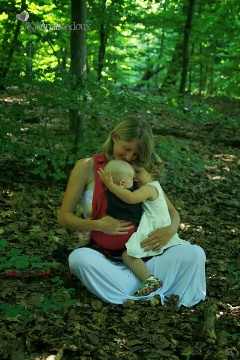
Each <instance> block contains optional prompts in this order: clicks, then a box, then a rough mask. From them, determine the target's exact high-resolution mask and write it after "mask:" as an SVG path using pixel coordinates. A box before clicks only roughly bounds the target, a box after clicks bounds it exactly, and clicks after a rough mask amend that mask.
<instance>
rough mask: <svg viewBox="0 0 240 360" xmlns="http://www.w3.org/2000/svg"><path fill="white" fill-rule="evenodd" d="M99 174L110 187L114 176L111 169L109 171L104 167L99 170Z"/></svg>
mask: <svg viewBox="0 0 240 360" xmlns="http://www.w3.org/2000/svg"><path fill="white" fill-rule="evenodd" d="M98 175H99V176H100V179H101V180H102V182H103V183H104V184H105V186H106V187H109V186H110V185H111V184H113V178H112V174H111V171H108V172H107V173H106V172H105V171H104V170H103V169H99V170H98Z"/></svg>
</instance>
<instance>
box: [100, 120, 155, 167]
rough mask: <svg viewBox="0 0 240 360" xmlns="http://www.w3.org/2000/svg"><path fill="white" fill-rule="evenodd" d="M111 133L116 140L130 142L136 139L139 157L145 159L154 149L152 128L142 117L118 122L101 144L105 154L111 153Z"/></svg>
mask: <svg viewBox="0 0 240 360" xmlns="http://www.w3.org/2000/svg"><path fill="white" fill-rule="evenodd" d="M113 133H115V134H116V135H117V139H118V140H122V141H126V142H131V141H134V140H137V141H138V144H139V159H140V160H141V161H146V160H147V159H149V157H150V155H151V153H152V152H153V150H154V139H153V133H152V129H151V127H150V125H149V123H148V122H147V121H145V120H142V119H126V120H123V121H121V122H120V123H118V124H117V125H116V126H115V128H114V129H113V131H112V132H111V133H110V134H109V136H108V138H107V140H106V141H105V143H104V145H103V150H104V151H105V153H106V154H107V155H112V154H113V144H114V142H113V139H112V136H113Z"/></svg>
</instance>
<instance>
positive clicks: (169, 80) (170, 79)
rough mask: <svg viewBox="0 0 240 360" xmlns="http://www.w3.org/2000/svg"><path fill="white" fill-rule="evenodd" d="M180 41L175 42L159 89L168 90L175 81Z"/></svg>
mask: <svg viewBox="0 0 240 360" xmlns="http://www.w3.org/2000/svg"><path fill="white" fill-rule="evenodd" d="M181 53H182V41H178V42H177V43H176V46H175V49H174V52H173V56H172V60H171V62H170V64H169V67H168V72H167V76H166V78H165V80H164V82H163V84H162V87H161V91H163V92H164V91H167V92H168V91H169V89H170V88H171V87H172V86H175V85H176V83H177V78H178V73H179V69H180V66H181V61H180V59H181Z"/></svg>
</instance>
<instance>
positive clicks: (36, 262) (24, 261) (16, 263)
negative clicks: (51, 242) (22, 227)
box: [0, 239, 52, 271]
mask: <svg viewBox="0 0 240 360" xmlns="http://www.w3.org/2000/svg"><path fill="white" fill-rule="evenodd" d="M9 247H10V244H9V242H8V241H7V240H6V239H0V253H2V254H1V256H0V271H5V270H7V271H9V270H12V271H15V270H20V269H28V268H38V269H43V268H45V267H46V266H51V265H52V263H51V262H40V258H39V256H29V255H23V254H22V251H21V250H19V249H10V248H9Z"/></svg>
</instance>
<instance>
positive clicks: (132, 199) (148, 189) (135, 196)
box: [98, 169, 158, 204]
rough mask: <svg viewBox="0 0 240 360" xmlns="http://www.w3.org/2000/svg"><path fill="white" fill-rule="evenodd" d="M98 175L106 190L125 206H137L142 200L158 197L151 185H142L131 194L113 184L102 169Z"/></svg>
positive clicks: (109, 174) (110, 177)
mask: <svg viewBox="0 0 240 360" xmlns="http://www.w3.org/2000/svg"><path fill="white" fill-rule="evenodd" d="M98 174H99V176H100V178H101V180H102V181H103V182H104V184H105V185H106V186H107V188H108V189H109V190H110V191H111V192H112V193H113V194H115V195H116V196H117V197H118V198H119V199H121V200H122V201H124V202H125V203H127V204H138V203H140V202H142V201H143V200H147V199H148V198H150V197H157V195H158V193H157V190H156V188H155V187H154V186H152V185H143V186H141V188H140V189H137V190H135V191H134V192H132V191H130V190H127V189H124V188H122V187H121V186H119V185H116V184H114V182H113V180H112V176H111V173H110V172H108V173H107V174H106V173H105V172H104V170H103V169H100V170H99V171H98Z"/></svg>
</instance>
